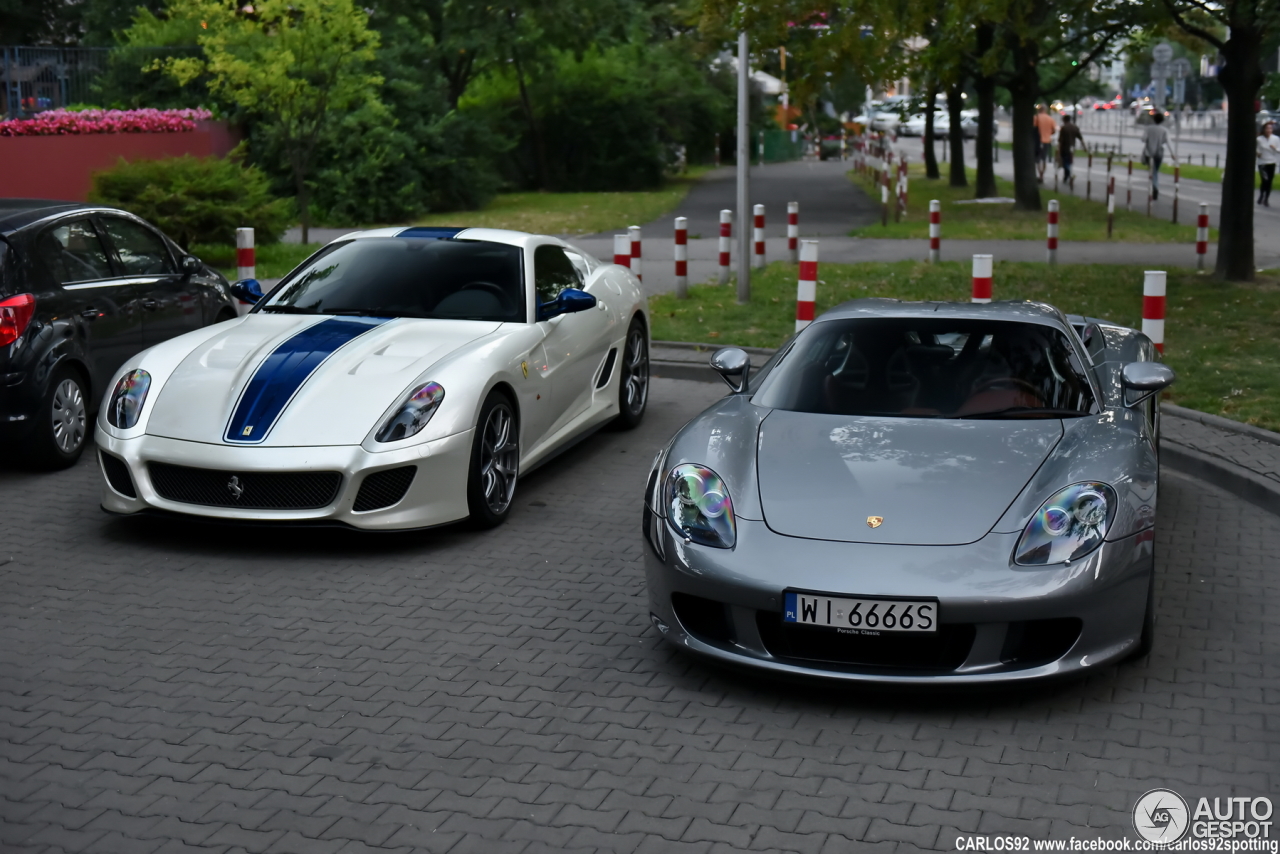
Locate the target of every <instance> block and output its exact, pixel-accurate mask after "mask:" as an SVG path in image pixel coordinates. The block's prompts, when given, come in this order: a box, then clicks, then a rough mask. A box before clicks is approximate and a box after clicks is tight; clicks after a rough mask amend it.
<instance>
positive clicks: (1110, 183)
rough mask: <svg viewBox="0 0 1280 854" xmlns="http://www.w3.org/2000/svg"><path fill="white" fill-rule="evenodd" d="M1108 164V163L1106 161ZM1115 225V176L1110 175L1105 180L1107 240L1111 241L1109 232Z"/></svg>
mask: <svg viewBox="0 0 1280 854" xmlns="http://www.w3.org/2000/svg"><path fill="white" fill-rule="evenodd" d="M1108 162H1109V161H1108ZM1115 224H1116V176H1115V175H1112V176H1111V177H1110V178H1108V179H1107V239H1108V240H1110V239H1111V232H1112V231H1113V230H1114V228H1115Z"/></svg>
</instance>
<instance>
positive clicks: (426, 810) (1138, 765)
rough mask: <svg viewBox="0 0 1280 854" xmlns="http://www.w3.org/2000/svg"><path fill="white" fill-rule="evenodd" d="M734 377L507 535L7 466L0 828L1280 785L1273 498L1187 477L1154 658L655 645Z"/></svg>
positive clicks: (954, 820)
mask: <svg viewBox="0 0 1280 854" xmlns="http://www.w3.org/2000/svg"><path fill="white" fill-rule="evenodd" d="M720 393H721V391H720V389H719V388H717V387H716V386H715V385H712V384H709V383H692V382H681V381H676V380H656V381H655V383H654V399H653V406H652V409H651V412H650V415H649V417H648V418H647V419H646V421H645V423H644V425H643V426H642V427H641V428H640V430H639V431H637V432H635V433H630V434H626V433H602V434H599V435H598V436H596V437H594V438H592V439H590V440H588V441H587V442H585V443H584V444H582V445H580V446H579V447H578V448H577V449H576V450H575V451H574V452H572V453H571V454H570V455H568V456H567V457H566V458H562V459H561V460H559V461H556V462H554V463H553V464H551V465H549V466H548V467H546V468H544V469H543V470H542V471H540V472H538V473H535V474H534V475H532V476H531V477H530V478H529V479H528V480H526V481H525V482H524V483H523V484H522V487H521V490H520V493H519V497H518V499H517V501H518V503H517V507H516V509H515V511H514V513H513V517H512V518H511V520H510V522H509V524H507V525H506V526H504V527H503V528H500V529H498V530H496V531H491V532H488V533H474V532H470V531H465V530H441V531H437V532H432V533H425V534H412V535H396V536H388V535H383V536H373V535H358V534H354V533H347V532H342V531H332V532H329V531H319V532H316V531H312V532H296V531H273V532H267V533H263V532H258V531H252V532H250V531H244V530H240V529H236V528H219V527H205V526H199V525H184V524H173V523H169V524H161V523H158V522H148V521H141V520H113V519H111V518H109V517H106V516H104V515H103V514H102V513H101V512H100V511H99V510H98V508H97V488H98V482H97V474H96V472H95V470H94V468H93V466H92V465H91V464H90V463H89V462H88V461H87V460H86V461H85V462H83V463H82V464H80V465H79V466H77V467H75V468H73V469H71V470H69V471H66V472H62V473H58V474H53V475H39V476H37V475H31V474H25V473H21V472H13V471H5V472H0V519H3V530H4V537H3V539H2V540H0V564H3V565H0V584H2V585H3V591H4V593H3V595H2V596H0V633H2V634H3V637H0V849H3V850H5V851H60V850H61V851H89V852H114V851H120V852H129V854H150V852H152V851H164V852H170V851H183V850H192V851H206V850H215V851H263V852H267V851H269V852H303V853H304V854H316V852H322V853H323V852H338V851H341V852H360V851H367V850H374V849H377V850H388V849H390V850H406V851H407V850H423V851H440V852H444V851H449V852H458V854H461V852H469V851H480V852H507V851H513V852H526V851H527V852H536V851H565V850H577V849H582V850H603V851H622V852H649V851H656V852H683V851H689V852H708V851H741V850H758V849H760V850H763V849H781V850H791V851H804V852H810V851H910V850H915V849H917V848H923V849H930V848H934V847H937V848H940V849H944V850H950V849H952V848H953V846H954V843H955V838H956V836H957V835H958V834H961V833H971V832H977V833H987V834H1003V833H1015V834H1025V835H1029V836H1031V837H1033V838H1044V837H1065V836H1069V835H1072V834H1074V835H1076V836H1082V837H1087V838H1098V837H1106V838H1120V837H1131V836H1132V831H1131V829H1130V828H1129V810H1130V809H1131V808H1132V805H1133V803H1134V801H1135V799H1136V798H1137V797H1138V796H1139V795H1140V794H1142V793H1143V792H1145V791H1147V790H1148V789H1150V788H1153V787H1157V786H1168V787H1171V788H1173V789H1175V790H1177V791H1178V792H1180V793H1181V794H1182V795H1183V796H1184V797H1187V798H1188V799H1190V798H1193V797H1200V796H1208V797H1213V796H1256V795H1262V794H1270V795H1272V796H1273V797H1274V793H1275V792H1276V791H1277V790H1280V716H1278V715H1277V711H1276V709H1277V707H1278V705H1280V665H1278V664H1277V661H1278V660H1280V655H1278V653H1280V646H1278V641H1277V638H1280V577H1278V576H1277V574H1276V573H1275V572H1274V571H1273V569H1274V559H1273V555H1274V554H1275V553H1276V551H1277V549H1278V548H1280V534H1277V530H1276V525H1275V518H1274V517H1272V516H1268V515H1266V514H1265V513H1263V512H1262V511H1260V510H1257V509H1256V508H1254V507H1252V506H1251V505H1248V504H1245V503H1243V502H1241V501H1238V500H1236V499H1234V498H1232V497H1230V496H1228V495H1226V494H1224V493H1221V492H1218V491H1216V490H1215V489H1213V488H1212V487H1209V486H1207V485H1203V484H1201V483H1199V482H1198V481H1194V480H1191V479H1188V478H1185V477H1182V476H1178V475H1176V474H1174V473H1172V472H1166V475H1165V480H1164V484H1163V492H1162V494H1163V498H1164V503H1163V507H1162V516H1161V525H1160V528H1159V534H1158V545H1159V554H1160V579H1159V586H1158V598H1157V603H1158V608H1159V628H1158V645H1157V651H1156V653H1155V654H1154V655H1153V656H1151V657H1150V659H1148V660H1146V661H1143V662H1140V663H1135V664H1127V665H1124V666H1120V667H1112V668H1107V669H1105V670H1102V671H1100V672H1098V673H1096V674H1094V675H1093V676H1091V677H1090V678H1088V679H1085V680H1083V681H1076V682H1069V683H1065V684H1060V685H1051V686H1044V687H1039V688H1036V689H1034V690H1023V691H1019V692H1016V693H990V692H983V693H960V694H940V693H937V692H912V693H868V692H864V691H858V690H848V689H835V688H829V687H824V686H820V685H817V686H815V685H803V686H795V685H780V684H776V683H771V682H767V681H763V680H761V679H760V678H759V677H757V676H754V675H741V674H738V673H736V672H731V671H723V670H719V669H716V668H713V667H711V666H709V665H706V664H703V663H701V662H699V661H696V660H693V659H690V658H688V657H686V656H685V655H684V654H682V653H680V652H679V651H677V650H674V649H671V648H669V647H668V646H665V645H663V644H661V643H660V642H659V640H658V637H657V635H656V633H655V632H654V631H653V630H652V629H651V628H650V627H649V623H648V619H647V614H646V611H647V609H646V608H645V603H644V596H643V584H642V578H641V569H640V555H641V548H642V544H641V539H640V536H639V532H638V528H639V510H638V508H639V505H638V501H639V493H640V488H641V483H642V479H643V476H644V473H645V468H646V465H647V463H648V462H649V460H650V457H651V452H652V451H653V450H654V449H655V448H656V447H657V446H658V445H659V444H660V443H661V442H663V441H665V439H666V438H667V437H668V436H669V435H670V434H671V432H672V431H673V430H675V429H676V428H677V427H678V426H679V425H680V424H681V423H683V421H684V420H685V419H687V418H688V417H690V416H691V415H692V414H694V413H695V412H696V411H698V410H699V409H700V408H701V407H702V406H703V405H704V404H705V403H706V402H708V401H709V400H711V399H712V398H714V397H715V396H718V395H719V394H720Z"/></svg>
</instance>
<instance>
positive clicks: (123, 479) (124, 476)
mask: <svg viewBox="0 0 1280 854" xmlns="http://www.w3.org/2000/svg"><path fill="white" fill-rule="evenodd" d="M98 458H99V459H100V460H102V473H103V474H104V475H106V476H107V483H109V484H111V488H112V489H114V490H115V491H116V492H118V493H120V494H121V495H124V496H126V497H128V498H137V497H138V493H137V492H136V491H134V488H133V478H131V477H129V467H128V466H127V465H125V462H124V460H122V459H120V458H119V457H117V456H115V455H113V454H108V453H105V452H103V451H98Z"/></svg>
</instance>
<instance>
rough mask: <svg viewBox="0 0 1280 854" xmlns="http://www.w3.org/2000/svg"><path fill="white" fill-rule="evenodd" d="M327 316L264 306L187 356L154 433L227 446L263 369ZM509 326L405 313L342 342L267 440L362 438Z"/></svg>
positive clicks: (152, 422) (169, 386)
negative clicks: (423, 385)
mask: <svg viewBox="0 0 1280 854" xmlns="http://www.w3.org/2000/svg"><path fill="white" fill-rule="evenodd" d="M325 319H327V318H326V317H325V316H311V315H306V316H298V315H272V314H266V313H262V312H259V313H257V314H253V315H250V316H249V317H247V318H245V319H244V320H243V321H241V322H240V323H236V324H228V327H229V328H228V329H227V330H226V331H225V332H224V333H222V334H219V335H215V336H213V337H212V338H210V339H208V340H206V341H204V342H203V343H201V344H200V345H198V346H197V347H196V348H195V349H194V350H192V352H191V353H190V354H189V355H188V356H187V357H186V358H185V359H183V361H182V363H181V364H180V365H178V367H177V368H176V369H175V370H174V372H173V375H172V376H170V377H169V379H168V381H167V382H166V383H165V384H164V387H163V388H162V389H161V392H160V394H159V395H158V397H157V399H156V400H155V401H154V403H153V407H154V408H153V409H152V410H151V414H150V417H149V419H148V421H147V428H146V429H147V433H148V434H149V435H152V436H163V437H166V438H170V439H182V440H186V441H192V442H208V443H213V444H223V443H224V434H225V432H226V429H227V423H228V421H229V420H230V418H231V414H232V411H233V410H234V409H235V406H236V403H237V401H238V400H239V398H240V394H241V392H242V391H243V389H244V387H245V385H246V384H247V383H248V382H249V380H250V378H252V376H253V374H254V371H256V370H257V369H258V367H259V366H260V365H261V364H262V362H263V361H264V360H265V359H266V358H267V357H268V356H269V355H270V354H271V352H272V351H273V350H275V349H276V348H277V347H279V346H280V345H281V344H282V343H283V342H284V341H286V340H288V339H289V338H291V337H292V336H293V335H296V334H297V333H298V332H300V331H302V330H304V329H306V328H307V327H309V326H311V325H313V324H315V323H319V322H321V321H323V320H325ZM500 326H501V324H499V323H488V322H478V321H466V320H419V319H414V318H399V319H396V320H390V321H387V322H386V323H383V324H381V325H379V326H375V327H372V328H371V329H370V330H369V331H368V332H365V333H364V334H362V335H360V336H359V337H357V338H355V339H353V340H352V341H350V342H348V343H347V344H345V345H344V346H342V347H340V348H339V349H338V350H337V351H335V352H334V353H333V354H332V355H331V356H329V357H328V359H326V360H325V361H324V362H323V363H322V364H321V365H320V366H319V367H318V368H317V369H316V370H315V372H314V373H312V374H311V376H310V377H309V378H308V379H307V380H306V382H304V383H303V384H302V386H301V387H300V388H299V389H298V391H297V393H296V394H295V395H294V397H293V399H292V400H291V401H290V402H289V404H288V406H286V407H285V409H284V411H283V412H282V413H281V415H280V417H279V418H278V420H277V421H276V423H275V426H274V427H273V428H272V429H271V432H270V433H269V434H268V435H267V437H266V439H265V441H263V442H262V443H261V447H305V446H322V445H357V444H359V443H360V442H362V441H364V439H365V437H366V436H367V435H368V433H369V431H370V430H371V429H372V428H373V426H374V422H375V421H376V420H377V419H378V418H379V417H380V416H381V415H382V414H383V413H384V412H385V411H386V410H387V408H388V407H390V406H391V405H392V404H394V403H395V402H396V401H397V400H398V399H399V397H400V396H401V395H402V394H403V393H404V392H405V391H406V390H407V387H408V385H409V384H410V383H412V382H413V380H414V379H416V378H417V377H418V375H419V374H421V373H422V372H423V371H425V370H426V369H427V368H429V367H430V366H431V365H432V364H434V363H435V362H438V361H439V360H440V359H442V358H444V357H445V356H447V355H449V354H450V353H452V352H454V351H456V350H457V349H458V348H460V347H464V346H466V345H467V344H469V343H471V342H472V341H475V340H476V339H478V338H481V337H483V336H485V335H489V334H492V333H493V332H495V331H496V330H497V329H498V328H499V327H500Z"/></svg>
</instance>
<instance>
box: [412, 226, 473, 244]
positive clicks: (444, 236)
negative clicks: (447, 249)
mask: <svg viewBox="0 0 1280 854" xmlns="http://www.w3.org/2000/svg"><path fill="white" fill-rule="evenodd" d="M463 231H466V229H465V228H436V227H429V226H425V225H419V226H415V227H414V228H406V229H405V230H404V231H402V232H400V233H399V234H397V235H396V237H426V238H428V239H434V240H449V239H451V238H454V237H457V236H458V234H459V233H460V232H463Z"/></svg>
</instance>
